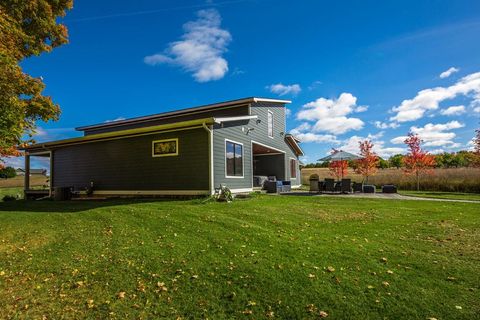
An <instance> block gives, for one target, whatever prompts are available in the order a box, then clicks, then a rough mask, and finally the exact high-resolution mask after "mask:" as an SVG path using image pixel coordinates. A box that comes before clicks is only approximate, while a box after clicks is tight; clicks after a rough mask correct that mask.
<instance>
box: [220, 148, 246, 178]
mask: <svg viewBox="0 0 480 320" xmlns="http://www.w3.org/2000/svg"><path fill="white" fill-rule="evenodd" d="M227 142H230V143H233V146H234V147H233V150H234V155H233V159H234V163H235V145H239V146H241V147H242V175H241V176H230V175H228V172H227ZM224 152H225V153H224V159H225V178H233V179H243V178H245V146H244V145H243V143H241V142H238V141H235V140H230V139H225V148H224ZM233 170H234V171H235V167H234V169H233Z"/></svg>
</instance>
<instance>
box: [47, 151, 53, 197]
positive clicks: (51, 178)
mask: <svg viewBox="0 0 480 320" xmlns="http://www.w3.org/2000/svg"><path fill="white" fill-rule="evenodd" d="M48 182H49V196H50V197H52V196H53V151H50V177H49V178H48Z"/></svg>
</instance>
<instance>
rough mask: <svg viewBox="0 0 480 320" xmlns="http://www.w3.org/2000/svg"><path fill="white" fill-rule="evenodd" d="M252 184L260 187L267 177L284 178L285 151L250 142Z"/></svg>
mask: <svg viewBox="0 0 480 320" xmlns="http://www.w3.org/2000/svg"><path fill="white" fill-rule="evenodd" d="M252 158H253V164H252V165H253V186H254V187H257V188H261V187H262V186H263V183H264V182H265V181H266V180H268V179H273V178H275V179H276V180H285V178H286V173H285V152H283V151H281V150H278V149H275V148H273V147H270V146H267V145H264V144H261V143H258V142H252Z"/></svg>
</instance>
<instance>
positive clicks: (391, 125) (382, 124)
mask: <svg viewBox="0 0 480 320" xmlns="http://www.w3.org/2000/svg"><path fill="white" fill-rule="evenodd" d="M373 124H374V125H375V127H377V128H378V129H388V128H392V129H396V128H398V127H399V126H400V125H399V124H398V123H396V122H390V123H386V122H381V121H375V122H374V123H373Z"/></svg>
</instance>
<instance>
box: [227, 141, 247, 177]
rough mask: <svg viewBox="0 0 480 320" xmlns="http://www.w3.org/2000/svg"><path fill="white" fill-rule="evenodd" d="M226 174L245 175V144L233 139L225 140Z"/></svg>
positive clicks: (229, 175)
mask: <svg viewBox="0 0 480 320" xmlns="http://www.w3.org/2000/svg"><path fill="white" fill-rule="evenodd" d="M225 164H226V176H227V177H235V178H241V177H243V145H242V144H241V143H236V142H233V141H228V140H226V141H225Z"/></svg>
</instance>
